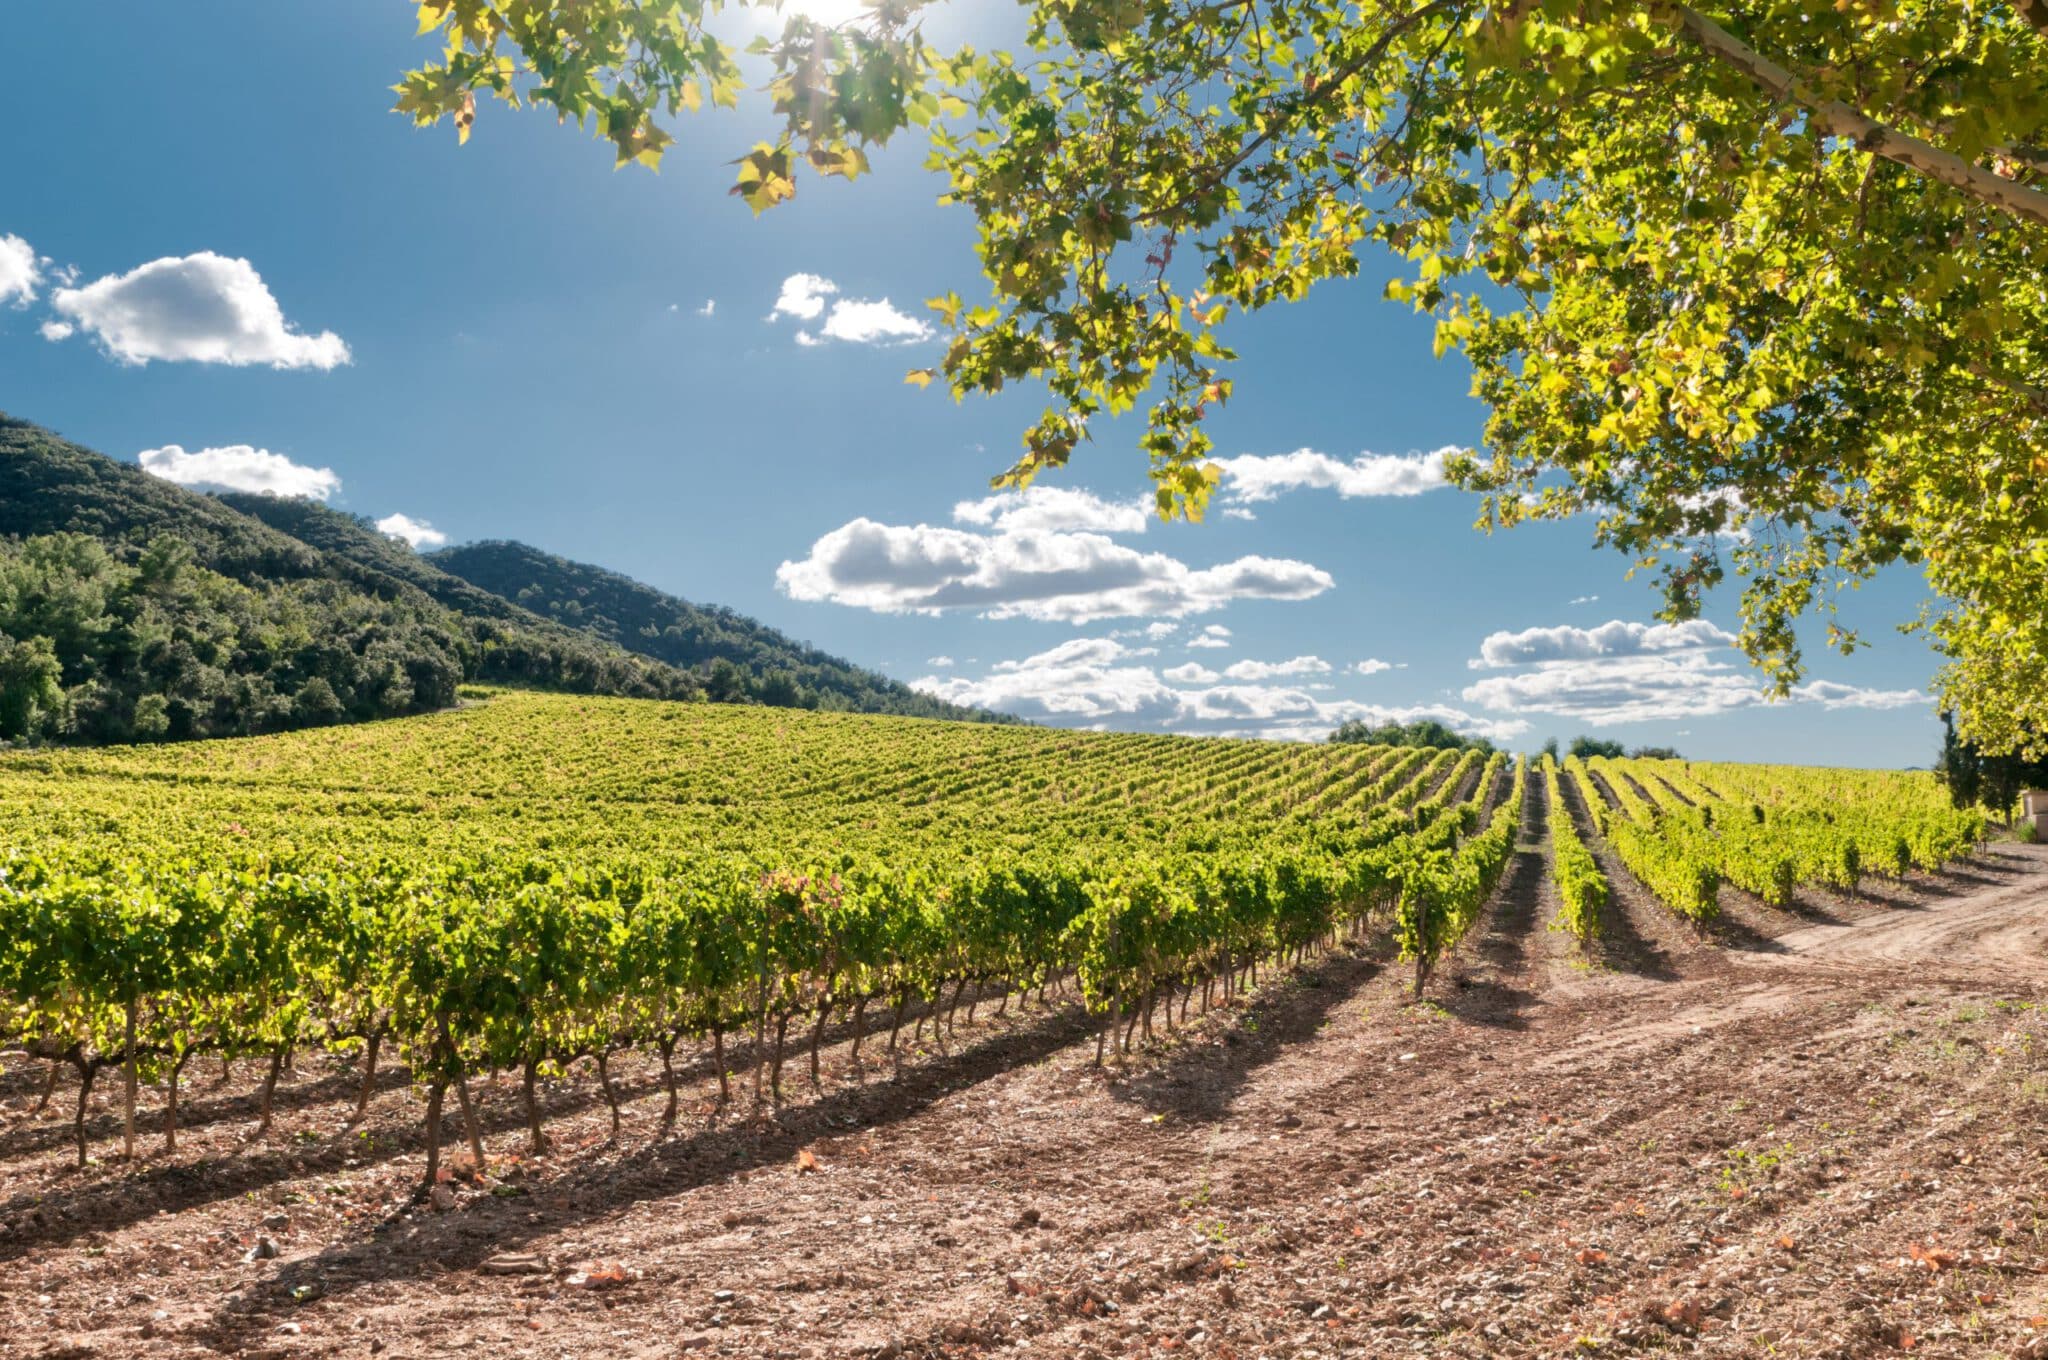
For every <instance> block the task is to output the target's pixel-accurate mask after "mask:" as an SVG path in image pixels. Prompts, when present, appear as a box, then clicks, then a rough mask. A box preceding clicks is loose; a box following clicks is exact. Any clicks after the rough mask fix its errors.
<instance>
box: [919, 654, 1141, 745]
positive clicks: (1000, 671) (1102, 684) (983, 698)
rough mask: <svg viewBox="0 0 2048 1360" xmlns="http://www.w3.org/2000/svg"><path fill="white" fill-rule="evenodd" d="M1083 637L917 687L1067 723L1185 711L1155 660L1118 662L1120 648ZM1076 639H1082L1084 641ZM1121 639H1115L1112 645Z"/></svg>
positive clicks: (927, 679)
mask: <svg viewBox="0 0 2048 1360" xmlns="http://www.w3.org/2000/svg"><path fill="white" fill-rule="evenodd" d="M1097 641H1100V640H1098V639H1086V638H1077V639H1075V642H1074V643H1063V644H1062V645H1061V646H1059V647H1055V648H1053V649H1052V650H1051V651H1049V652H1041V653H1039V654H1038V655H1037V656H1034V657H1028V658H1026V659H1025V660H1023V661H1004V662H999V663H998V664H997V665H996V666H995V667H994V668H993V670H992V671H991V672H990V673H989V674H988V675H986V676H983V677H982V678H980V679H978V680H975V679H969V678H967V677H966V676H945V677H940V676H935V675H928V676H925V677H924V678H922V679H919V680H913V681H911V682H910V684H911V688H913V689H918V690H922V691H924V692H925V693H927V694H933V695H936V696H938V697H939V698H941V699H945V700H948V701H950V702H952V703H957V704H971V705H976V706H979V707H983V708H994V709H998V710H1000V711H1003V712H1006V713H1015V714H1017V715H1018V716H1020V717H1026V718H1036V719H1039V720H1041V721H1048V722H1055V723H1060V724H1062V725H1066V726H1073V725H1076V724H1082V725H1086V724H1092V723H1099V722H1102V721H1104V720H1106V719H1111V718H1115V719H1120V720H1123V721H1126V722H1137V723H1146V724H1153V725H1158V724H1164V723H1166V722H1168V721H1171V720H1172V718H1173V717H1174V716H1175V715H1176V714H1177V713H1178V712H1179V711H1180V694H1179V692H1178V691H1176V690H1174V689H1173V688H1172V687H1170V686H1169V685H1167V684H1166V683H1165V682H1164V681H1162V680H1161V679H1160V678H1159V676H1158V675H1157V674H1156V673H1154V672H1153V670H1152V668H1151V667H1150V666H1120V665H1115V664H1112V663H1113V662H1115V661H1116V660H1118V659H1119V658H1118V657H1117V656H1116V654H1115V651H1114V650H1108V649H1102V648H1098V647H1095V646H1093V645H1091V644H1093V643H1095V642H1097ZM1076 644H1079V645H1078V646H1077V645H1076ZM1115 646H1116V644H1114V643H1110V644H1109V649H1114V648H1115Z"/></svg>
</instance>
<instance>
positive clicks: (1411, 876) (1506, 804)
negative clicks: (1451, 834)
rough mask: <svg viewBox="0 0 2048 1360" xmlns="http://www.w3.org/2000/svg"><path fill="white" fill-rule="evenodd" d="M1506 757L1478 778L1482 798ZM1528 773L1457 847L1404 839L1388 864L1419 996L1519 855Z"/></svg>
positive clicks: (1405, 954)
mask: <svg viewBox="0 0 2048 1360" xmlns="http://www.w3.org/2000/svg"><path fill="white" fill-rule="evenodd" d="M1504 760H1505V757H1502V756H1495V757H1494V759H1493V761H1492V762H1491V763H1489V764H1488V765H1487V767H1486V768H1487V777H1486V778H1483V779H1481V780H1480V782H1479V796H1480V797H1481V798H1484V797H1485V795H1486V793H1487V791H1488V790H1489V789H1491V788H1492V786H1493V778H1492V776H1493V775H1494V774H1496V773H1498V771H1499V770H1500V768H1501V762H1502V761H1504ZM1524 773H1526V771H1524V772H1518V774H1517V776H1516V778H1515V780H1514V785H1513V787H1512V789H1511V791H1510V792H1509V794H1508V796H1507V797H1506V798H1505V799H1503V800H1502V801H1501V803H1500V805H1499V806H1498V807H1497V808H1495V809H1494V813H1493V818H1492V820H1491V821H1490V822H1489V823H1488V824H1487V827H1486V829H1485V830H1484V831H1482V832H1480V833H1479V834H1478V835H1476V836H1473V837H1472V838H1471V839H1469V840H1468V841H1466V842H1465V843H1464V844H1462V845H1459V846H1456V847H1452V846H1449V845H1442V846H1429V845H1426V844H1422V843H1420V842H1419V841H1418V842H1409V843H1405V844H1403V845H1402V846H1401V848H1400V850H1399V851H1398V852H1397V853H1396V855H1395V856H1394V857H1393V859H1392V861H1391V863H1390V865H1389V868H1390V870H1391V875H1392V880H1393V883H1394V885H1395V888H1396V890H1397V893H1398V897H1397V900H1396V906H1395V917H1394V937H1395V939H1396V940H1397V941H1398V942H1399V944H1400V946H1401V956H1402V958H1404V959H1407V960H1410V961H1412V962H1413V963H1414V965H1415V994H1416V996H1418V997H1419V996H1421V995H1422V989H1423V988H1424V986H1426V985H1427V984H1428V982H1429V976H1430V973H1431V972H1432V971H1433V970H1434V969H1435V967H1436V965H1437V962H1438V960H1440V959H1441V958H1442V957H1443V956H1444V955H1445V954H1447V953H1449V952H1450V951H1451V950H1452V949H1455V948H1456V947H1457V945H1458V942H1459V941H1460V940H1462V939H1464V938H1465V933H1466V932H1467V931H1468V930H1470V929H1471V928H1472V923H1473V921H1475V920H1477V919H1478V917H1479V913H1480V911H1481V909H1482V908H1483V907H1484V906H1485V905H1486V903H1487V901H1488V900H1489V899H1490V898H1492V896H1493V890H1494V888H1495V887H1496V886H1498V885H1499V883H1500V876H1501V874H1502V873H1503V872H1504V871H1505V870H1506V868H1507V864H1508V861H1509V860H1510V859H1511V858H1512V857H1513V855H1514V849H1515V832H1516V829H1517V828H1518V827H1520V825H1521V822H1522V796H1523V788H1524V785H1525V783H1526V779H1525V778H1524V777H1523V774H1524ZM1466 806H1471V805H1470V804H1467V805H1466Z"/></svg>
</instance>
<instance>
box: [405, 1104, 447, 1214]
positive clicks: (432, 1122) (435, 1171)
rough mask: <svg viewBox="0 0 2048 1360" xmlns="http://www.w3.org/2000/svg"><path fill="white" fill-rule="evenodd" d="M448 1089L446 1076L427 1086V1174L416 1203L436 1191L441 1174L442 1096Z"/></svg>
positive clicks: (416, 1191) (416, 1192)
mask: <svg viewBox="0 0 2048 1360" xmlns="http://www.w3.org/2000/svg"><path fill="white" fill-rule="evenodd" d="M447 1090H448V1081H447V1079H446V1078H445V1077H436V1078H434V1081H433V1084H432V1085H430V1086H429V1087H428V1088H427V1174H426V1177H425V1178H424V1179H423V1180H421V1181H420V1188H419V1189H417V1190H415V1191H414V1192H413V1196H412V1198H413V1203H415V1204H417V1203H419V1202H420V1201H422V1200H424V1199H426V1198H427V1197H428V1196H430V1195H432V1194H433V1193H434V1185H435V1182H437V1181H438V1180H439V1179H440V1176H441V1097H442V1096H443V1095H445V1094H446V1093H447Z"/></svg>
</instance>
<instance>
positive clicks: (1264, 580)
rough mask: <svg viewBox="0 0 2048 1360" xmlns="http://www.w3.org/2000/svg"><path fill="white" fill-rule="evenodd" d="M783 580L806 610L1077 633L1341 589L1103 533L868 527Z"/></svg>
mask: <svg viewBox="0 0 2048 1360" xmlns="http://www.w3.org/2000/svg"><path fill="white" fill-rule="evenodd" d="M775 578H776V583H777V585H778V586H779V587H780V588H781V590H782V592H783V593H784V594H786V595H788V596H789V597H790V598H792V599H797V600H814V601H829V602H832V603H835V604H845V605H853V606H857V607H860V608H864V609H873V610H876V611H878V612H881V613H913V612H914V613H925V614H937V613H940V612H943V611H945V610H952V609H972V610H979V611H981V612H982V613H983V614H984V615H985V616H987V617H989V618H996V619H1002V618H1029V619H1040V620H1051V621H1058V622H1065V623H1092V622H1094V621H1096V620H1098V619H1110V618H1120V617H1130V616H1135V617H1144V616H1161V615H1163V616H1167V617H1175V618H1178V617H1182V616H1185V615H1188V614H1200V613H1206V612H1208V611H1209V610H1213V609H1220V608H1222V607H1223V606H1225V605H1227V604H1229V603H1230V602H1231V601H1233V600H1241V599H1268V600H1305V599H1308V598H1309V597H1311V596H1314V595H1320V594H1321V593H1322V592H1323V591H1325V590H1328V589H1329V588H1330V587H1331V586H1332V585H1333V584H1334V582H1333V581H1332V580H1331V577H1330V574H1329V573H1328V572H1326V571H1323V570H1322V569H1321V568H1318V567H1315V566H1312V565H1310V564H1309V563H1306V562H1297V561H1293V560H1290V559H1285V558H1268V557H1240V558H1237V559H1236V560H1234V561H1230V562H1224V563H1220V564H1218V565H1216V566H1213V567H1202V568H1196V567H1190V566H1189V565H1187V564H1186V563H1185V562H1182V561H1180V560H1178V559H1176V558H1172V557H1168V556H1167V555H1165V554H1164V553H1143V552H1139V551H1137V550H1136V549H1134V548H1128V547H1125V546H1124V545H1122V544H1120V543H1116V542H1114V541H1112V540H1111V539H1109V538H1107V537H1105V536H1104V535H1102V534H1099V533H1063V532H1049V531H1042V530H1022V531H1014V532H1006V531H1003V530H1002V529H1000V528H999V529H997V530H996V531H995V532H993V533H988V534H981V533H972V532H969V531H967V530H964V529H950V528H937V527H933V526H931V525H927V524H918V525H892V524H880V523H877V522H875V521H874V520H871V519H866V518H861V519H856V520H853V521H851V522H850V523H847V524H843V525H841V526H840V527H839V528H837V529H834V530H832V531H831V532H830V533H828V534H826V535H824V536H823V537H822V538H820V539H818V540H817V542H815V543H813V544H812V545H811V550H810V553H809V555H808V556H807V557H805V558H804V559H802V560H801V561H789V562H784V563H783V564H782V565H781V567H779V568H778V569H777V571H776V573H775Z"/></svg>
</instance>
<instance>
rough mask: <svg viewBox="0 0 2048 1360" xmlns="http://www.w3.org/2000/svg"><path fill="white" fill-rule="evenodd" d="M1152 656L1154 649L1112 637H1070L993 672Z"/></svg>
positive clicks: (1002, 663) (1102, 663) (1003, 663)
mask: <svg viewBox="0 0 2048 1360" xmlns="http://www.w3.org/2000/svg"><path fill="white" fill-rule="evenodd" d="M1155 655H1157V649H1156V648H1152V647H1126V646H1124V645H1123V643H1121V642H1118V641H1117V640H1116V639H1115V638H1113V637H1100V638H1072V639H1070V640H1068V641H1066V642H1062V643H1060V644H1059V645H1058V646H1057V647H1051V648H1048V649H1047V650H1045V651H1042V652H1040V653H1038V654H1037V655H1036V656H1027V657H1025V658H1024V659H1023V660H1021V661H998V662H996V664H995V666H994V668H993V669H994V670H995V671H996V672H997V673H998V674H1000V673H1003V672H1008V671H1042V670H1047V669H1050V668H1054V667H1070V666H1107V665H1109V664H1110V663H1111V662H1115V661H1125V660H1129V659H1131V658H1133V657H1141V656H1155Z"/></svg>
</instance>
